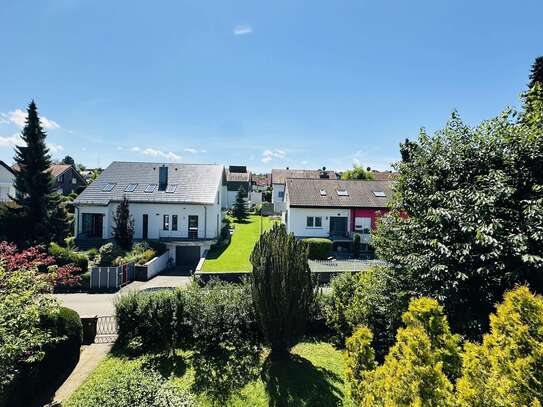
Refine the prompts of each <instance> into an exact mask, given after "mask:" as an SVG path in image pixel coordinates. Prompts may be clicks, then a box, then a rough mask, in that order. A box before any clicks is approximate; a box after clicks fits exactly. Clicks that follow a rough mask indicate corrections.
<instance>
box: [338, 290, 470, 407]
mask: <svg viewBox="0 0 543 407" xmlns="http://www.w3.org/2000/svg"><path fill="white" fill-rule="evenodd" d="M403 321H404V324H405V328H400V329H399V330H398V333H397V336H396V344H395V345H394V346H393V347H392V348H391V349H390V352H389V354H388V355H387V357H386V359H385V361H384V363H383V364H382V365H380V366H377V367H375V368H373V366H375V361H374V354H373V350H372V349H371V342H372V334H371V331H370V330H369V329H367V328H366V327H362V328H359V329H358V330H357V331H356V332H355V334H354V335H353V336H352V337H351V338H349V339H348V340H347V377H348V380H349V381H350V384H351V394H352V396H353V399H354V400H355V401H356V402H357V403H358V405H360V406H364V407H366V406H367V407H370V406H428V407H430V406H451V407H452V406H455V405H456V402H455V396H454V392H453V391H454V388H453V384H452V383H453V380H454V379H455V377H456V376H457V375H458V372H459V369H460V346H459V344H460V337H459V336H458V335H453V334H452V333H451V332H450V329H449V325H448V323H447V319H446V318H445V316H444V314H443V308H442V307H441V306H439V304H438V303H437V301H435V300H432V299H429V298H420V299H417V300H413V301H411V303H410V305H409V310H408V311H407V312H406V313H405V314H404V315H403Z"/></svg>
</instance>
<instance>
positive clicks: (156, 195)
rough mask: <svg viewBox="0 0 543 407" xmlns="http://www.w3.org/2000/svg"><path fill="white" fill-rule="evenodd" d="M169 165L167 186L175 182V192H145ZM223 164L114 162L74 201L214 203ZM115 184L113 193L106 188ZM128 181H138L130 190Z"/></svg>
mask: <svg viewBox="0 0 543 407" xmlns="http://www.w3.org/2000/svg"><path fill="white" fill-rule="evenodd" d="M162 166H165V167H167V168H168V185H176V187H175V190H174V191H173V192H166V191H159V190H158V187H155V188H154V190H153V192H145V189H146V188H147V186H148V185H150V184H152V185H157V186H158V183H159V176H158V174H159V168H160V167H162ZM223 171H224V168H223V166H222V165H208V164H165V163H144V162H120V161H114V162H113V163H111V165H110V166H109V167H107V168H106V169H105V170H104V171H103V172H102V173H101V174H100V175H99V176H98V178H96V180H95V181H94V182H93V183H92V184H90V185H89V186H88V187H87V188H86V189H85V190H84V191H83V192H82V193H81V194H80V195H79V196H78V197H77V198H76V199H75V201H74V203H75V204H95V205H107V204H108V203H109V202H112V201H113V202H118V201H120V200H122V199H123V196H126V197H127V198H128V200H129V201H131V202H157V203H196V204H213V203H215V202H216V199H217V191H218V189H219V186H220V184H221V182H222V177H223ZM107 184H114V185H113V188H112V189H111V191H110V192H106V191H103V189H104V187H105V186H106V185H107ZM129 184H137V186H136V188H135V190H134V191H133V192H127V191H126V189H127V186H128V185H129Z"/></svg>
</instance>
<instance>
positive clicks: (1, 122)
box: [0, 115, 9, 124]
mask: <svg viewBox="0 0 543 407" xmlns="http://www.w3.org/2000/svg"><path fill="white" fill-rule="evenodd" d="M8 123H9V120H8V119H6V118H4V115H2V116H1V117H0V124H8Z"/></svg>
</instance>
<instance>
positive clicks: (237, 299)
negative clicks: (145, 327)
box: [186, 281, 261, 405]
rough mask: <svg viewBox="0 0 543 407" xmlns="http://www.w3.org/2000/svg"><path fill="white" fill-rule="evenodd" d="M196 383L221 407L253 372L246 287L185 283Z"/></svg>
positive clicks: (254, 335) (252, 325)
mask: <svg viewBox="0 0 543 407" xmlns="http://www.w3.org/2000/svg"><path fill="white" fill-rule="evenodd" d="M186 295H187V302H186V307H187V312H186V315H187V317H188V319H189V325H190V326H191V328H192V338H193V349H194V355H193V359H192V363H193V367H194V370H195V387H196V388H197V389H198V390H200V391H204V392H205V393H206V394H207V395H208V396H209V397H210V398H211V399H213V400H215V401H217V402H219V403H220V404H221V405H224V403H225V402H226V400H227V399H228V398H229V397H230V395H231V394H232V392H234V391H235V390H239V389H241V388H242V387H243V386H245V385H246V384H247V383H249V382H250V381H251V380H253V379H255V378H256V377H257V375H258V371H259V369H258V366H259V361H260V350H261V348H260V341H259V336H258V329H257V326H256V321H255V314H254V309H253V304H252V299H251V291H250V286H249V284H248V283H247V282H245V283H244V284H243V285H242V286H241V287H240V286H234V285H231V284H226V283H220V282H218V281H212V282H210V283H209V284H208V285H207V287H206V288H205V289H202V288H200V287H198V286H197V285H196V284H194V285H192V286H191V287H189V288H188V289H187V291H186Z"/></svg>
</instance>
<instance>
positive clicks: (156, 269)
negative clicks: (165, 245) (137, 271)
mask: <svg viewBox="0 0 543 407" xmlns="http://www.w3.org/2000/svg"><path fill="white" fill-rule="evenodd" d="M169 260H170V251H169V250H167V251H166V252H165V253H163V254H162V255H160V256H158V257H155V258H154V259H151V260H149V261H148V262H147V263H145V265H144V266H145V267H147V280H150V279H151V278H153V277H154V276H156V275H157V274H158V273H160V272H161V271H164V270H165V269H166V268H167V267H168V261H169Z"/></svg>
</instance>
